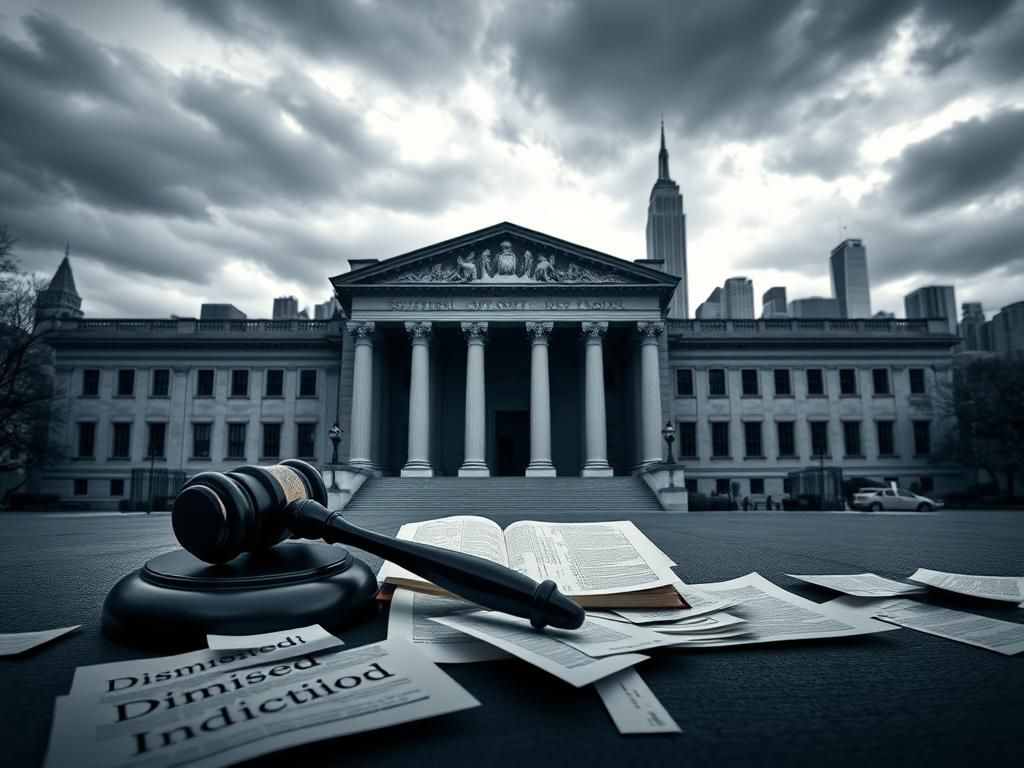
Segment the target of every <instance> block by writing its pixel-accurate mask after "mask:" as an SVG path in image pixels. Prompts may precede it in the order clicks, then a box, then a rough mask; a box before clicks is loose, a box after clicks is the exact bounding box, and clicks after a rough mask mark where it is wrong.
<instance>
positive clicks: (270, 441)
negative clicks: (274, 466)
mask: <svg viewBox="0 0 1024 768" xmlns="http://www.w3.org/2000/svg"><path fill="white" fill-rule="evenodd" d="M260 455H261V456H262V457H263V458H265V459H276V458H278V457H279V456H280V455H281V425H280V424H274V423H267V424H264V425H263V453H261V454H260Z"/></svg>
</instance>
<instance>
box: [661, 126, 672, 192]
mask: <svg viewBox="0 0 1024 768" xmlns="http://www.w3.org/2000/svg"><path fill="white" fill-rule="evenodd" d="M658 178H659V179H665V180H666V181H671V179H672V177H671V176H669V174H668V150H667V149H665V121H664V120H662V121H661V150H660V151H659V152H658Z"/></svg>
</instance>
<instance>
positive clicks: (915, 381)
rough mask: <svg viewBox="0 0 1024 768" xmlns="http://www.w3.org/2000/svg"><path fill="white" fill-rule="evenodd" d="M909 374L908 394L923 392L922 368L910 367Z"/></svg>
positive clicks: (921, 393) (920, 393)
mask: <svg viewBox="0 0 1024 768" xmlns="http://www.w3.org/2000/svg"><path fill="white" fill-rule="evenodd" d="M908 374H909V376H910V394H912V395H923V394H925V388H924V368H911V369H910V370H909V371H908Z"/></svg>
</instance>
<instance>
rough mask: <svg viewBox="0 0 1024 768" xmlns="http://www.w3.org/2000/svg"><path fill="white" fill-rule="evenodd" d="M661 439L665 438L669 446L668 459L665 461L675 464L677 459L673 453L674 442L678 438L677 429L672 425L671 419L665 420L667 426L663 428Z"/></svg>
mask: <svg viewBox="0 0 1024 768" xmlns="http://www.w3.org/2000/svg"><path fill="white" fill-rule="evenodd" d="M661 439H662V440H664V441H665V445H667V446H668V461H667V462H665V463H666V464H675V463H676V460H675V457H674V456H673V455H672V443H673V442H674V441H675V439H676V430H675V427H673V426H672V422H671V421H666V422H665V428H664V429H663V430H661Z"/></svg>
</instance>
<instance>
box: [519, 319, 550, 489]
mask: <svg viewBox="0 0 1024 768" xmlns="http://www.w3.org/2000/svg"><path fill="white" fill-rule="evenodd" d="M553 327H554V323H551V322H547V323H527V324H526V333H527V334H528V335H529V336H530V343H531V349H530V463H529V465H528V466H527V467H526V476H527V477H554V476H555V465H554V464H552V463H551V385H550V382H549V381H548V337H549V336H550V335H551V329H552V328H553Z"/></svg>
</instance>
